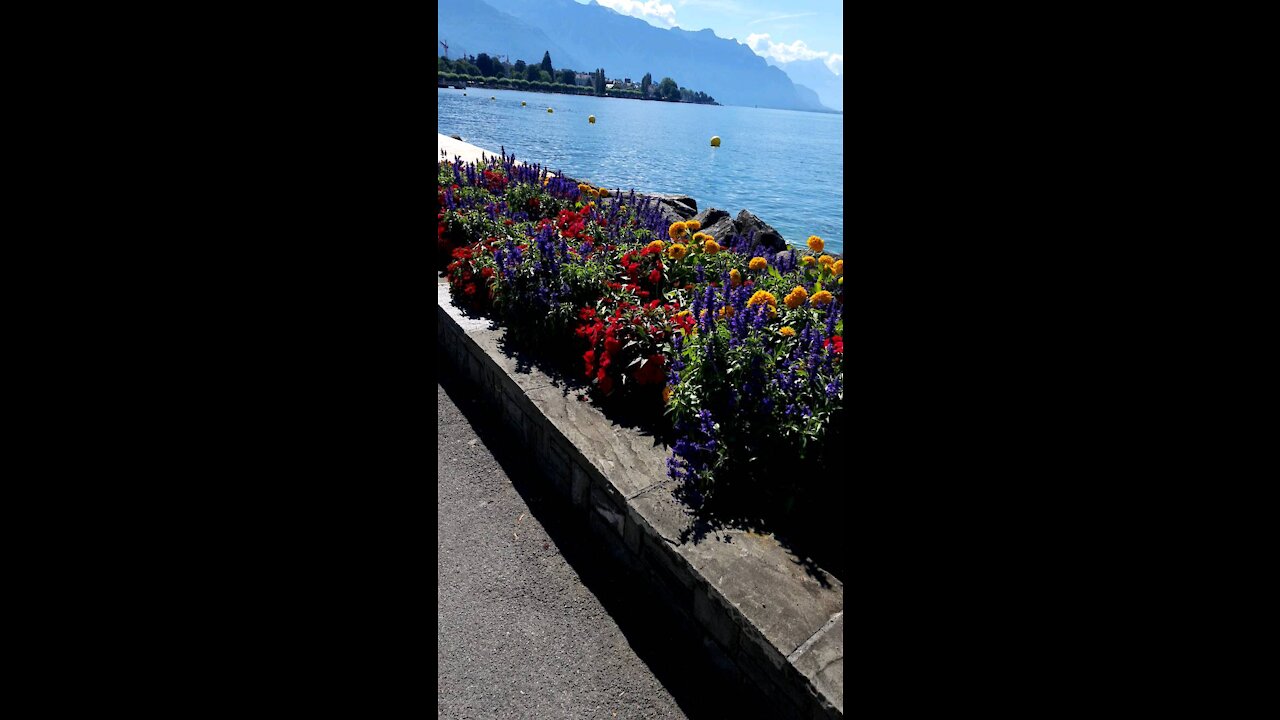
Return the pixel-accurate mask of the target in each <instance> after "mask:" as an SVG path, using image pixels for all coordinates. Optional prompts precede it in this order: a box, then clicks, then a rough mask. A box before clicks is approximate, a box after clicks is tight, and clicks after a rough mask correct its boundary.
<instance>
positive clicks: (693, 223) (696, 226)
mask: <svg viewBox="0 0 1280 720" xmlns="http://www.w3.org/2000/svg"><path fill="white" fill-rule="evenodd" d="M684 226H685V227H686V228H688V229H689V232H693V231H694V230H701V229H702V223H700V222H698V221H697V220H689V221H686V222H685V224H684Z"/></svg>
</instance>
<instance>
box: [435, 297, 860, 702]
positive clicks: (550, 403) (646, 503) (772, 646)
mask: <svg viewBox="0 0 1280 720" xmlns="http://www.w3.org/2000/svg"><path fill="white" fill-rule="evenodd" d="M437 301H438V308H437V325H436V339H437V348H438V350H437V352H438V354H439V356H440V359H441V360H443V361H445V362H449V363H451V364H452V365H453V367H455V368H456V369H457V370H458V371H459V372H460V374H461V375H463V376H465V377H466V378H467V379H469V380H470V382H471V383H473V385H474V386H475V389H476V391H477V393H478V395H479V397H480V398H481V399H483V400H485V401H487V402H489V403H491V404H492V405H494V406H496V407H498V408H499V409H500V410H501V415H502V418H503V420H504V422H505V424H506V427H507V428H508V429H509V430H510V431H511V439H512V440H513V441H514V442H518V443H520V444H521V445H522V446H524V447H525V448H527V449H528V450H529V451H530V452H531V456H532V457H533V458H534V459H535V460H536V461H537V464H538V466H539V469H540V470H541V471H542V474H543V475H544V476H545V478H546V479H547V482H548V483H549V485H550V486H551V487H553V488H554V489H555V490H556V491H558V493H559V495H560V496H561V497H562V498H563V499H564V500H565V501H566V502H568V503H572V506H573V507H574V508H576V510H577V512H578V513H579V514H580V517H582V518H583V519H584V520H585V521H586V522H588V523H589V524H590V526H591V528H592V529H593V531H594V532H595V534H597V535H598V536H599V537H600V538H601V539H602V540H604V541H605V542H607V543H608V546H609V548H610V550H611V551H612V552H613V555H614V556H615V557H616V558H617V559H618V561H619V562H622V563H625V564H626V565H627V566H628V567H629V568H630V569H631V570H633V571H634V572H637V573H641V574H643V575H644V576H645V577H648V578H649V579H650V581H651V582H653V583H657V584H660V585H661V586H662V587H663V588H664V589H665V590H666V593H665V594H666V595H668V596H669V597H670V600H671V603H672V604H673V605H674V606H675V607H676V609H678V610H679V611H680V614H681V616H682V617H683V618H685V620H686V623H687V626H688V627H686V628H685V629H684V630H685V631H689V630H697V631H700V632H702V633H704V634H705V635H704V638H705V639H704V645H705V646H706V648H707V650H708V655H709V656H710V658H711V660H712V661H713V662H714V664H715V666H716V667H718V668H719V669H720V670H721V671H723V672H727V673H730V674H732V675H735V676H737V677H739V678H740V679H743V678H745V679H746V680H748V681H749V682H750V683H751V684H753V685H756V686H757V687H759V688H761V690H762V691H763V692H764V694H765V695H766V696H767V697H769V698H772V699H773V700H774V701H775V703H776V705H777V707H776V710H777V712H778V716H779V717H782V718H788V719H803V720H813V719H815V718H828V719H829V718H842V717H843V716H844V585H843V583H841V582H840V581H839V580H836V579H835V578H832V577H830V576H826V575H824V574H822V573H820V572H819V576H818V577H815V576H814V575H812V574H810V573H808V572H806V570H805V567H804V565H803V564H802V563H801V562H800V560H801V559H800V558H796V557H795V556H794V555H792V554H791V553H790V552H788V551H787V550H786V549H785V548H784V547H783V546H782V545H781V544H779V543H778V542H777V540H775V539H774V538H773V537H772V536H766V535H759V534H755V533H749V532H739V531H729V532H728V533H723V532H722V533H720V534H718V535H716V536H707V537H705V538H703V539H702V540H701V541H697V542H695V541H694V540H691V539H687V540H683V541H682V540H681V538H682V536H684V535H686V532H685V531H686V530H688V529H689V528H690V527H691V524H692V522H691V518H689V517H688V516H687V514H686V513H685V512H684V511H683V509H682V508H681V507H680V505H679V504H678V503H677V502H676V501H675V500H674V498H673V497H672V495H671V489H672V487H673V482H674V481H672V480H670V479H669V478H668V477H667V475H666V460H667V457H668V455H669V451H668V450H667V448H665V447H663V446H661V445H660V444H657V443H656V442H655V441H654V440H653V438H652V437H649V436H646V435H644V434H642V433H640V432H638V431H636V430H632V429H628V428H623V427H620V426H618V425H616V424H615V423H613V422H611V421H610V420H609V419H608V418H607V417H605V416H604V414H603V413H602V412H601V411H600V410H599V408H597V407H595V406H594V405H593V404H591V403H589V402H580V401H579V400H578V392H577V391H575V390H574V389H573V388H570V387H567V386H565V385H564V383H563V382H561V381H560V380H558V379H556V378H554V377H552V376H550V375H547V374H546V373H543V372H541V371H539V370H538V369H536V368H530V367H528V366H527V364H525V363H518V362H517V360H516V358H515V357H513V356H512V355H511V354H509V353H507V352H505V351H504V350H503V349H502V345H501V341H502V338H503V336H504V333H505V331H504V330H502V329H496V328H491V327H490V323H489V322H488V321H487V320H481V319H477V318H471V317H466V316H464V315H463V314H462V313H461V312H460V311H459V310H458V309H457V308H456V307H454V306H453V304H452V303H451V302H450V298H449V289H448V285H447V284H445V283H444V280H443V279H441V280H440V283H439V284H438V285H437ZM673 630H676V631H679V630H680V629H679V628H675V629H673Z"/></svg>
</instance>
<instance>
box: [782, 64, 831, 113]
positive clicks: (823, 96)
mask: <svg viewBox="0 0 1280 720" xmlns="http://www.w3.org/2000/svg"><path fill="white" fill-rule="evenodd" d="M767 61H768V63H769V64H770V65H773V66H774V67H777V68H781V69H782V71H783V72H785V73H786V74H787V76H788V77H790V78H791V81H792V82H794V83H795V84H796V85H797V86H802V87H805V88H807V89H810V90H812V91H813V92H815V93H817V95H818V99H819V100H820V101H821V102H822V104H823V105H826V106H827V107H829V108H834V109H836V110H844V78H843V77H841V76H839V75H836V74H835V73H833V72H831V68H829V67H827V64H826V63H824V62H823V61H821V60H793V61H791V62H779V61H777V60H774V59H773V58H768V59H767Z"/></svg>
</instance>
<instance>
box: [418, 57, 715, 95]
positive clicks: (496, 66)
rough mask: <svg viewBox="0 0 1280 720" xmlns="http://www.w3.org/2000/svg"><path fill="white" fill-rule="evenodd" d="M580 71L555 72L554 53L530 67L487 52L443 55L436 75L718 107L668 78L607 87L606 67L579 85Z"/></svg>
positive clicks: (472, 81)
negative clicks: (586, 82)
mask: <svg viewBox="0 0 1280 720" xmlns="http://www.w3.org/2000/svg"><path fill="white" fill-rule="evenodd" d="M577 75H578V73H577V71H575V70H572V69H570V68H560V69H558V70H557V69H555V68H554V67H553V66H552V64H551V53H550V52H549V51H548V52H545V53H543V55H542V62H540V63H537V64H529V63H526V62H525V61H524V60H516V61H515V62H514V63H512V62H507V61H505V60H502V59H500V58H497V57H491V56H490V55H488V54H487V53H480V54H479V55H468V56H466V57H461V58H456V59H453V60H450V59H449V58H446V57H444V56H440V57H438V58H436V76H437V79H438V82H437V84H438V85H445V84H448V83H450V82H457V81H464V82H466V83H467V84H468V85H479V86H483V87H500V88H507V89H511V90H529V91H533V92H552V93H568V94H572V95H599V96H608V97H621V98H632V99H635V100H665V101H667V102H687V103H699V104H704V105H718V104H719V103H717V102H716V99H715V98H713V97H711V96H710V95H708V94H706V93H704V92H701V91H694V90H690V89H689V88H685V87H680V85H679V84H678V83H677V82H676V81H675V80H673V79H671V78H669V77H664V78H662V80H661V81H659V82H658V83H656V84H655V83H654V82H653V76H652V75H651V74H649V73H645V76H644V78H642V79H641V81H640V83H639V87H619V85H618V84H614V86H613V87H612V88H610V87H606V86H607V85H608V84H609V82H608V80H607V79H606V78H605V74H604V68H597V69H596V70H595V71H594V72H592V73H590V78H589V83H590V84H588V85H579V84H577Z"/></svg>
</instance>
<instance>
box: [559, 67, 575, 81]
mask: <svg viewBox="0 0 1280 720" xmlns="http://www.w3.org/2000/svg"><path fill="white" fill-rule="evenodd" d="M575 75H577V73H575V72H574V71H572V70H570V69H569V68H565V69H563V70H561V71H560V82H562V83H564V84H565V85H572V84H573V79H574V76H575Z"/></svg>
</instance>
